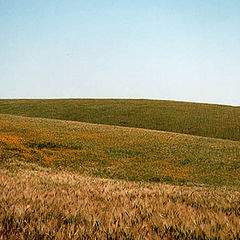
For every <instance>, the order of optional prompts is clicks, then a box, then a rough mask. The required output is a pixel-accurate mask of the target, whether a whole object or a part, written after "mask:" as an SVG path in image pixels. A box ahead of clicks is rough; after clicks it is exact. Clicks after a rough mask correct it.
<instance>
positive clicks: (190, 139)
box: [0, 115, 240, 186]
mask: <svg viewBox="0 0 240 240" xmlns="http://www.w3.org/2000/svg"><path fill="white" fill-rule="evenodd" d="M239 156H240V144H239V142H237V141H230V140H222V139H212V138H206V137H197V136H191V135H184V134H177V133H170V132H162V131H156V130H146V129H136V128H128V127H116V126H108V125H99V124H90V123H80V122H73V121H62V120H51V119H40V118H28V117H17V116H11V115H0V160H1V162H4V161H7V160H9V159H17V160H22V161H27V162H33V163H39V164H41V165H44V166H55V167H58V168H64V169H68V170H71V171H75V172H78V173H84V174H88V175H92V176H100V177H107V178H116V179H125V180H133V181H149V182H167V183H171V184H178V185H179V184H187V185H202V184H207V185H218V186H240V178H239V175H240V157H239Z"/></svg>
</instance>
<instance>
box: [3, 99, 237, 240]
mask: <svg viewBox="0 0 240 240" xmlns="http://www.w3.org/2000/svg"><path fill="white" fill-rule="evenodd" d="M239 131H240V108H238V107H230V106H220V105H208V104H198V103H183V102H173V101H150V100H93V99H92V100H83V99H71V100H70V99H69V100H0V239H1V240H2V239H4V240H5V239H22V240H23V239H149V240H150V239H151V240H152V239H240V207H239V204H240V202H239V199H240V195H239V194H240V178H239V176H240V133H239Z"/></svg>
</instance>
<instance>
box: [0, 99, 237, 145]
mask: <svg viewBox="0 0 240 240" xmlns="http://www.w3.org/2000/svg"><path fill="white" fill-rule="evenodd" d="M1 113H2V114H3V113H5V114H14V115H21V116H28V117H41V118H52V119H61V120H72V121H80V122H89V123H100V124H108V125H117V126H128V127H137V128H146V129H155V130H162V131H168V132H177V133H185V134H191V135H197V136H205V137H213V138H223V139H231V140H237V141H239V140H240V107H231V106H222V105H213V104H200V103H185V102H174V101H158V100H120V99H108V100H107V99H105V100H104V99H102V100H100V99H51V100H50V99H40V100H37V99H35V100H33V99H30V100H13V99H12V100H0V114H1Z"/></svg>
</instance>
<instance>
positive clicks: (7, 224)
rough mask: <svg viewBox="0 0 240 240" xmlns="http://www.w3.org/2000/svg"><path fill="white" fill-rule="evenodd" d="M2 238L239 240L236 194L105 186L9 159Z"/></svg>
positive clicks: (0, 216) (0, 186)
mask: <svg viewBox="0 0 240 240" xmlns="http://www.w3.org/2000/svg"><path fill="white" fill-rule="evenodd" d="M5 165H6V166H7V168H4V169H3V168H2V169H0V239H210V238H211V239H238V238H239V237H240V208H239V204H240V202H239V197H240V193H239V192H237V191H233V190H232V191H230V190H226V189H224V188H217V189H216V188H199V187H191V188H189V187H180V186H179V187H177V186H171V185H167V184H160V183H151V184H150V183H143V182H138V183H137V182H127V181H124V180H110V179H100V178H94V177H89V176H84V175H79V174H76V173H72V172H67V171H61V170H58V171H57V170H54V169H52V168H43V167H40V166H39V165H36V164H31V163H24V162H22V161H15V160H9V161H7V162H5Z"/></svg>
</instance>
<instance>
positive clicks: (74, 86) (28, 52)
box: [0, 0, 240, 105]
mask: <svg viewBox="0 0 240 240" xmlns="http://www.w3.org/2000/svg"><path fill="white" fill-rule="evenodd" d="M239 29H240V1H239V0H164V1H163V0H131V1H129V0H121V1H120V0H112V1H110V0H87V1H83V0H51V1H49V0H39V1H34V0H21V1H19V0H9V1H8V0H0V84H1V88H0V98H65V97H79V98H82V97H89V98H109V97H110V98H152V99H173V100H182V101H197V102H209V103H221V104H230V105H240V94H239V92H240V30H239Z"/></svg>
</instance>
